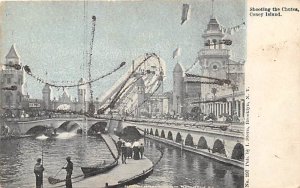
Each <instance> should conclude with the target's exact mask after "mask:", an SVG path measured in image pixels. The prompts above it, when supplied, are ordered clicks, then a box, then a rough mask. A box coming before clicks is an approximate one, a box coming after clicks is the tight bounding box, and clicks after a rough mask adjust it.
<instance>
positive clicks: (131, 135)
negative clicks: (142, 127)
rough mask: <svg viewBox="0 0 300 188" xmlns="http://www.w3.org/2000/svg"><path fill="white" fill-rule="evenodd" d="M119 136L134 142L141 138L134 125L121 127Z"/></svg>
mask: <svg viewBox="0 0 300 188" xmlns="http://www.w3.org/2000/svg"><path fill="white" fill-rule="evenodd" d="M120 138H121V139H123V140H125V141H129V142H134V141H136V140H139V139H141V138H142V135H141V134H140V132H139V131H138V129H137V128H136V127H135V126H127V127H125V128H124V129H123V133H122V134H121V135H120Z"/></svg>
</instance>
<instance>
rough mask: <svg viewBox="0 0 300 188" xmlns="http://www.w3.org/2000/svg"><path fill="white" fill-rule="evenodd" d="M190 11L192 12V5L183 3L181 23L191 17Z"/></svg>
mask: <svg viewBox="0 0 300 188" xmlns="http://www.w3.org/2000/svg"><path fill="white" fill-rule="evenodd" d="M189 12H190V5H189V4H183V5H182V16H181V25H182V24H183V23H184V22H185V21H187V20H188V19H189V15H190V13H189Z"/></svg>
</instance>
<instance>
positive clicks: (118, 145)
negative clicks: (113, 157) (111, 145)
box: [117, 138, 122, 156]
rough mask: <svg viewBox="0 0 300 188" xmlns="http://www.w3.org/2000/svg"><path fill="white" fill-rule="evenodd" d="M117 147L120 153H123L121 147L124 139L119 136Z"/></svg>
mask: <svg viewBox="0 0 300 188" xmlns="http://www.w3.org/2000/svg"><path fill="white" fill-rule="evenodd" d="M117 147H118V155H119V156H120V155H121V147H122V141H121V139H120V138H119V140H118V142H117Z"/></svg>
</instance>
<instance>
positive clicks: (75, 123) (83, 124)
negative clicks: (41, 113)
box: [5, 115, 109, 135]
mask: <svg viewBox="0 0 300 188" xmlns="http://www.w3.org/2000/svg"><path fill="white" fill-rule="evenodd" d="M5 123H6V125H7V126H8V127H9V128H10V130H11V132H12V133H13V134H17V135H23V134H28V133H30V132H31V131H32V130H34V129H39V128H56V129H57V128H62V129H64V130H76V129H82V130H84V131H88V130H89V129H90V128H91V127H92V126H94V125H96V124H102V125H105V126H106V125H107V124H108V123H109V120H107V119H98V118H89V117H85V116H80V115H55V116H51V117H39V118H18V119H13V118H11V119H7V120H6V121H5Z"/></svg>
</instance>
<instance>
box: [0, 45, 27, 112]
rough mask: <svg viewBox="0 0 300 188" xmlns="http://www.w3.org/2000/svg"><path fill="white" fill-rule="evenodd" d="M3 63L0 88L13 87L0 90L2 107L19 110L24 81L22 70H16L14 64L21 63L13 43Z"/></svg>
mask: <svg viewBox="0 0 300 188" xmlns="http://www.w3.org/2000/svg"><path fill="white" fill-rule="evenodd" d="M5 59H6V61H5V65H4V66H3V67H2V70H1V74H2V88H12V86H13V88H15V89H12V90H2V91H3V92H2V91H1V98H2V100H3V101H2V108H4V109H12V110H13V111H15V110H20V109H21V108H22V103H21V102H22V98H23V94H22V93H23V92H22V85H23V81H24V75H23V70H22V69H20V70H17V69H16V68H15V67H13V66H15V65H21V62H20V56H19V55H18V53H17V51H16V47H15V45H12V46H11V48H10V50H9V52H8V54H7V55H6V57H5Z"/></svg>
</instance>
